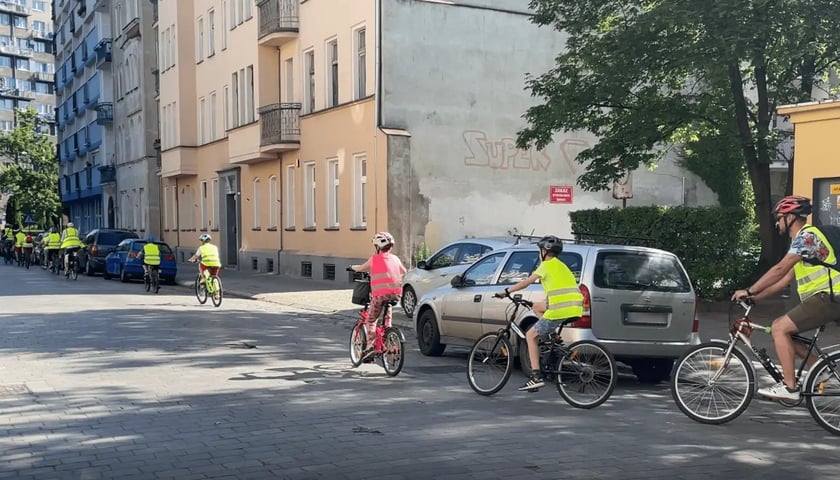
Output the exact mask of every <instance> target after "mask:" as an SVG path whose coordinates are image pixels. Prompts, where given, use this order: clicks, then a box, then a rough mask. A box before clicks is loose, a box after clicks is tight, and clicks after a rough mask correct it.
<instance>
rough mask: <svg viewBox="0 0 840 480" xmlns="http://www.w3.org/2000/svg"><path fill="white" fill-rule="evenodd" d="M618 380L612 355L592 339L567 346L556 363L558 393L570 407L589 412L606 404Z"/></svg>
mask: <svg viewBox="0 0 840 480" xmlns="http://www.w3.org/2000/svg"><path fill="white" fill-rule="evenodd" d="M617 380H618V369H617V368H616V366H615V359H614V358H613V356H612V354H611V353H610V352H609V351H608V350H607V349H606V348H604V347H603V346H601V345H600V344H598V343H596V342H593V341H591V340H581V341H579V342H575V343H573V344H571V345H569V349H568V352H567V353H566V355H564V356H563V357H562V358H561V359H560V360H559V361H558V363H557V391H558V392H559V393H560V396H561V397H563V400H565V401H566V403H568V404H569V405H571V406H573V407H577V408H586V409H589V408H595V407H597V406H598V405H601V404H602V403H604V402H606V401H607V399H608V398H610V395H612V392H613V389H615V383H616V381H617Z"/></svg>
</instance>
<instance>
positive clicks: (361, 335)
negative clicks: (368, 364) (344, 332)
mask: <svg viewBox="0 0 840 480" xmlns="http://www.w3.org/2000/svg"><path fill="white" fill-rule="evenodd" d="M365 348H367V335H366V334H365V321H364V320H359V321H358V322H356V325H355V326H353V330H351V331H350V363H352V364H353V368H356V367H358V366H359V365H361V364H362V354H364V352H365Z"/></svg>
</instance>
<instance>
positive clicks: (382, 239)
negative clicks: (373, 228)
mask: <svg viewBox="0 0 840 480" xmlns="http://www.w3.org/2000/svg"><path fill="white" fill-rule="evenodd" d="M373 244H374V245H375V246H376V248H385V247H387V246H388V245H393V244H394V236H393V235H391V234H390V233H388V232H379V233H377V234H376V235H374V236H373Z"/></svg>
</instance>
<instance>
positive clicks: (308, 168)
mask: <svg viewBox="0 0 840 480" xmlns="http://www.w3.org/2000/svg"><path fill="white" fill-rule="evenodd" d="M315 200H316V197H315V162H309V163H307V164H306V165H304V167H303V211H304V218H303V227H304V228H314V227H315V221H316V219H315Z"/></svg>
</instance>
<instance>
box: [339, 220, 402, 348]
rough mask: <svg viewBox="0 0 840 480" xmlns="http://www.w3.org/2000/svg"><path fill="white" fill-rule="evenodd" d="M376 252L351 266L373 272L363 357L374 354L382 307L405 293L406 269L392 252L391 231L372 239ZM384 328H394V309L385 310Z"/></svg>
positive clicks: (360, 270) (356, 269)
mask: <svg viewBox="0 0 840 480" xmlns="http://www.w3.org/2000/svg"><path fill="white" fill-rule="evenodd" d="M373 246H374V248H375V249H376V253H375V254H374V255H373V256H372V257H370V259H368V261H367V262H365V263H363V264H361V265H351V266H350V268H352V269H353V270H355V271H357V272H370V290H371V291H370V297H371V298H370V311H369V312H368V317H367V323H365V333H366V334H367V335H365V336H366V337H367V343H368V344H367V350H365V352H364V354H363V355H362V356H363V357H364V356H367V355H368V354H369V352H372V351H373V342H374V340H375V339H376V319H377V318H379V314H380V313H382V307H383V305H384V304H385V302H387V301H389V300H393V301H398V300H399V299H400V293H402V277H403V275H405V267H404V266H403V264H402V262H401V261H400V259H399V257H397V256H396V255H394V254H392V253H391V248H392V247H393V246H394V237H393V236H392V235H391V234H390V233H388V232H379V233H377V234H376V235H374V237H373ZM383 323H384V325H385V328H388V327H390V326H391V307H388V308H387V309H386V310H385V318H384V319H383Z"/></svg>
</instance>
